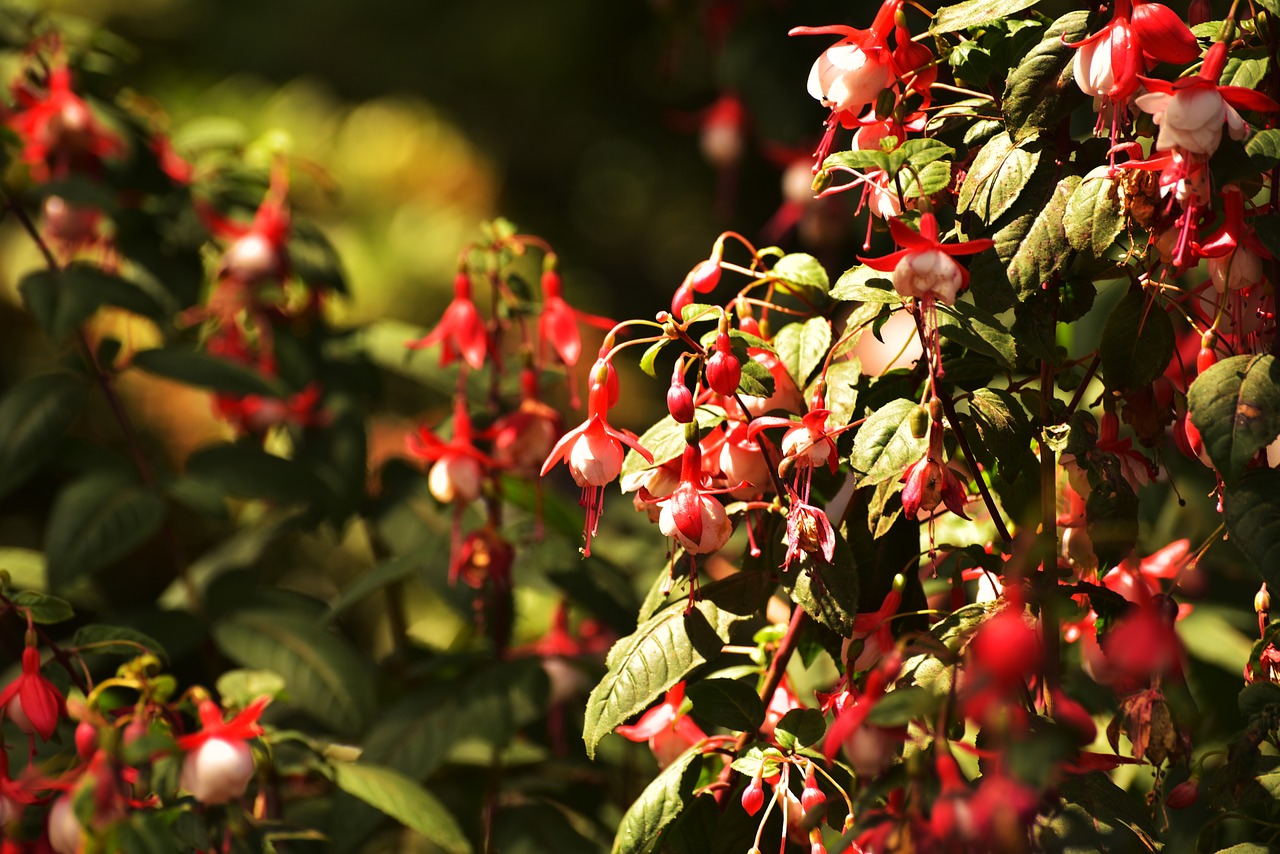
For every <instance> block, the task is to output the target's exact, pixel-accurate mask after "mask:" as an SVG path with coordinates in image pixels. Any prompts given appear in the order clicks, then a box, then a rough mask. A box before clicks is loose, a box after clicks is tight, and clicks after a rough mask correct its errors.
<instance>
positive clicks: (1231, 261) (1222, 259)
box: [1192, 185, 1271, 373]
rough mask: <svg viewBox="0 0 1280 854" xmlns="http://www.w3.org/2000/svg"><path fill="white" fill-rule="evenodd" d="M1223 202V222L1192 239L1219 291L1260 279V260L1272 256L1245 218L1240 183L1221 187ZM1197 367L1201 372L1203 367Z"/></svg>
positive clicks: (1239, 288) (1233, 288)
mask: <svg viewBox="0 0 1280 854" xmlns="http://www.w3.org/2000/svg"><path fill="white" fill-rule="evenodd" d="M1222 206H1223V213H1224V214H1225V217H1224V220H1225V221H1224V222H1223V223H1222V225H1221V226H1220V227H1219V228H1218V229H1217V230H1216V231H1214V232H1213V233H1212V234H1210V235H1209V236H1208V237H1207V238H1205V240H1204V242H1203V243H1195V242H1193V243H1192V248H1193V249H1194V250H1195V253H1196V255H1198V256H1200V257H1201V258H1208V259H1209V276H1210V278H1211V279H1212V280H1213V286H1214V287H1215V288H1216V289H1217V290H1218V292H1219V293H1222V292H1223V291H1226V290H1231V291H1238V290H1243V289H1245V288H1249V287H1252V286H1254V285H1256V284H1258V283H1260V282H1262V281H1263V280H1264V279H1265V278H1266V275H1265V273H1263V271H1262V262H1263V261H1270V260H1271V252H1270V251H1269V250H1268V249H1267V247H1266V246H1264V245H1263V243H1262V241H1261V240H1259V239H1258V235H1257V233H1256V232H1255V231H1254V230H1253V227H1252V226H1250V225H1249V224H1248V223H1247V222H1246V221H1245V218H1244V194H1243V193H1242V192H1240V188H1239V187H1236V186H1234V185H1231V186H1227V187H1223V188H1222ZM1210 352H1212V351H1210ZM1197 367H1198V366H1197ZM1198 369H1199V370H1200V371H1201V372H1202V373H1203V371H1204V370H1205V369H1204V368H1198Z"/></svg>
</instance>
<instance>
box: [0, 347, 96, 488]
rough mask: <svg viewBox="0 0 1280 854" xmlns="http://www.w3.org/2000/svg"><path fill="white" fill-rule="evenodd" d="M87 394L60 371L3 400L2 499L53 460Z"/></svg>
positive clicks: (76, 380) (0, 445)
mask: <svg viewBox="0 0 1280 854" xmlns="http://www.w3.org/2000/svg"><path fill="white" fill-rule="evenodd" d="M87 394H88V391H87V389H86V388H85V385H84V382H82V381H81V380H80V378H79V377H76V376H75V375H74V374H69V373H62V372H57V373H48V374H40V375H39V376H35V377H31V378H30V379H28V380H26V381H24V382H22V383H19V384H18V385H17V386H14V387H13V388H12V389H11V390H10V391H9V393H8V394H6V395H5V396H4V399H3V400H0V496H3V495H5V494H7V493H9V492H10V491H12V490H13V489H14V488H15V487H17V486H19V485H20V484H22V483H23V482H24V481H25V480H26V479H27V478H28V477H30V476H31V475H32V474H34V473H35V472H36V471H38V470H39V469H40V467H41V466H43V465H44V464H45V463H47V462H48V461H49V460H50V459H52V457H53V455H54V453H55V451H56V450H57V447H58V442H59V440H60V439H61V438H62V434H64V433H66V432H67V429H68V428H70V427H71V425H72V424H73V423H75V420H76V418H77V417H79V415H80V410H81V409H82V408H83V407H84V402H85V398H86V396H87Z"/></svg>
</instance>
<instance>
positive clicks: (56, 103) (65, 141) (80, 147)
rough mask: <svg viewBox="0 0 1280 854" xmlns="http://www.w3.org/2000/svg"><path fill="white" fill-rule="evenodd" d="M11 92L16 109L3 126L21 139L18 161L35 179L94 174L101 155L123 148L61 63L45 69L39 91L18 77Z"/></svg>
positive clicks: (111, 155)
mask: <svg viewBox="0 0 1280 854" xmlns="http://www.w3.org/2000/svg"><path fill="white" fill-rule="evenodd" d="M13 94H14V99H15V100H16V101H17V103H18V107H19V110H18V111H17V112H16V113H14V114H13V115H11V116H9V118H8V119H7V120H6V124H8V125H9V127H10V128H12V129H13V131H14V133H16V134H17V135H18V137H19V138H20V139H21V140H22V159H23V161H24V162H25V163H27V165H29V166H30V167H31V174H32V177H33V178H35V179H36V180H37V181H47V180H49V179H50V178H65V177H67V176H68V175H70V174H72V173H73V172H90V173H96V172H98V171H100V170H101V167H102V161H103V159H105V158H107V157H114V156H117V155H119V154H121V153H122V152H123V150H124V145H123V143H121V141H120V139H119V138H118V137H116V135H115V134H113V133H110V132H109V131H107V130H105V129H103V127H102V126H101V125H100V124H99V123H98V120H97V119H96V118H95V117H94V115H93V112H92V111H91V110H90V109H89V105H88V104H86V103H85V101H84V99H83V98H81V97H80V96H79V95H77V94H76V93H75V91H74V90H73V89H72V86H71V70H70V69H69V68H67V65H66V62H65V61H63V60H58V61H57V62H56V63H55V64H54V66H53V67H52V68H51V69H50V70H49V73H48V79H47V80H46V82H45V90H44V92H43V93H39V92H37V91H35V90H33V89H32V88H31V87H30V86H29V84H28V83H27V81H26V80H19V81H18V82H17V83H16V84H15V85H14V89H13Z"/></svg>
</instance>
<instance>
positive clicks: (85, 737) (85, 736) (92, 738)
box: [76, 721, 98, 761]
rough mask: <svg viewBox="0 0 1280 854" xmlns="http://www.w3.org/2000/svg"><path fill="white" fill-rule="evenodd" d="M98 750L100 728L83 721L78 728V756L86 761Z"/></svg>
mask: <svg viewBox="0 0 1280 854" xmlns="http://www.w3.org/2000/svg"><path fill="white" fill-rule="evenodd" d="M97 749H98V728H97V727H95V726H94V725H93V724H91V723H89V722H88V721H81V722H80V723H79V724H78V725H77V726H76V754H77V755H78V756H79V757H80V758H81V759H84V760H86V761H87V760H88V759H89V757H90V756H93V754H94V753H95V752H96V751H97Z"/></svg>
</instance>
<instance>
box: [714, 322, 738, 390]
mask: <svg viewBox="0 0 1280 854" xmlns="http://www.w3.org/2000/svg"><path fill="white" fill-rule="evenodd" d="M706 374H707V385H708V386H710V387H711V390H712V391H714V392H715V393H716V394H721V395H725V396H726V397H727V396H729V395H732V394H733V393H734V392H735V391H737V390H738V383H739V382H741V381H742V364H741V363H740V362H739V361H738V357H737V356H735V355H733V350H732V349H731V348H730V346H729V336H728V334H727V333H724V332H721V333H720V334H719V335H717V336H716V346H715V352H714V353H712V354H711V356H710V358H708V359H707V367H706Z"/></svg>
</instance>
